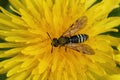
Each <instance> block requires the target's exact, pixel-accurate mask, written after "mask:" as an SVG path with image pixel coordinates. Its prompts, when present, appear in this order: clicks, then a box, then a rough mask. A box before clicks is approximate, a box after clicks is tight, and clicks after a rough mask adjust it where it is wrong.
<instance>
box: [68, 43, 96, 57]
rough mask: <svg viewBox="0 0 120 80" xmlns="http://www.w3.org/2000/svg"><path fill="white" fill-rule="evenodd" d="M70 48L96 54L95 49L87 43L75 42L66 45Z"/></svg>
mask: <svg viewBox="0 0 120 80" xmlns="http://www.w3.org/2000/svg"><path fill="white" fill-rule="evenodd" d="M66 46H67V47H68V48H71V49H73V50H76V51H78V52H81V53H83V54H89V55H93V54H95V52H94V50H93V49H92V48H91V47H90V46H89V45H87V44H75V43H70V44H67V45H66Z"/></svg>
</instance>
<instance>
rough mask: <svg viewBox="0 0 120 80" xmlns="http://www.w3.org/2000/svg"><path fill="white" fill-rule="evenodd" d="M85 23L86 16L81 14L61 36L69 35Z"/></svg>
mask: <svg viewBox="0 0 120 80" xmlns="http://www.w3.org/2000/svg"><path fill="white" fill-rule="evenodd" d="M86 24H87V16H82V17H80V18H79V19H78V20H76V21H75V23H73V24H72V25H71V26H70V27H69V28H68V29H67V30H66V31H65V32H64V33H63V35H62V36H68V37H70V36H71V35H73V34H74V33H76V32H77V31H78V30H80V29H82V28H83V27H84V26H86Z"/></svg>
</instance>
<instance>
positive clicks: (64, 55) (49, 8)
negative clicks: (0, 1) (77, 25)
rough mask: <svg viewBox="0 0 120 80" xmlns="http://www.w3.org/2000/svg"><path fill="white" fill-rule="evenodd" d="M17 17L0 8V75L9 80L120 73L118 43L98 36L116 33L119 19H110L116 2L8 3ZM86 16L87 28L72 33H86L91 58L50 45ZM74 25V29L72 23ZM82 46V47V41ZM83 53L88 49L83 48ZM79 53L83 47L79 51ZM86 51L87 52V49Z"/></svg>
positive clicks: (72, 79)
mask: <svg viewBox="0 0 120 80" xmlns="http://www.w3.org/2000/svg"><path fill="white" fill-rule="evenodd" d="M9 1H10V3H11V5H12V6H10V8H11V9H12V11H14V12H15V14H13V13H10V12H8V11H7V10H5V9H3V8H2V7H0V10H1V11H2V12H1V13H0V38H1V40H3V41H2V42H1V43H0V58H7V59H5V60H3V61H1V62H0V73H1V74H4V73H6V76H7V80H107V79H109V78H108V77H107V76H110V75H113V74H117V73H120V69H119V68H118V67H117V66H116V62H115V55H114V54H115V51H114V49H113V48H112V47H111V46H118V44H119V42H120V39H119V38H116V37H112V36H110V35H100V34H101V33H104V32H108V31H118V30H117V29H115V28H114V27H116V26H118V25H119V24H120V22H119V21H120V17H108V14H109V13H110V12H111V11H112V10H113V9H114V8H115V7H117V6H118V4H119V3H120V1H119V0H109V1H108V0H102V1H101V2H99V3H97V4H95V5H94V6H91V5H92V4H93V3H94V2H95V1H96V0H9ZM83 16H85V17H86V20H87V21H86V22H84V21H83V22H82V23H86V25H85V26H84V27H83V28H82V29H81V30H80V31H78V32H77V33H76V34H87V35H88V36H89V38H88V39H87V40H86V41H85V42H83V44H86V45H89V46H90V47H91V49H92V50H93V51H94V53H95V54H94V55H88V54H84V53H83V52H78V51H75V50H73V49H69V48H68V49H67V51H66V50H65V47H64V46H63V47H61V48H59V47H53V51H52V53H51V49H52V46H51V39H50V38H49V36H48V35H47V33H48V34H49V35H50V37H51V38H52V39H53V38H59V37H60V36H61V35H62V34H63V33H64V32H65V31H66V30H67V29H68V28H69V27H70V26H71V25H72V24H73V23H74V22H75V21H76V20H78V19H79V18H81V17H83ZM73 26H74V25H73ZM80 44H82V43H80ZM85 49H86V48H85ZM82 50H83V49H82ZM88 52H89V51H88Z"/></svg>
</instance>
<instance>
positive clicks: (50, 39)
mask: <svg viewBox="0 0 120 80" xmlns="http://www.w3.org/2000/svg"><path fill="white" fill-rule="evenodd" d="M47 35H48V37H49V38H50V40H51V41H52V38H51V36H50V34H49V33H48V32H47ZM52 52H53V45H52V48H51V53H52Z"/></svg>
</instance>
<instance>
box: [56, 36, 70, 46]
mask: <svg viewBox="0 0 120 80" xmlns="http://www.w3.org/2000/svg"><path fill="white" fill-rule="evenodd" d="M58 42H59V45H61V46H63V45H65V44H67V43H69V37H63V36H61V37H60V38H59V39H58Z"/></svg>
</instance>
